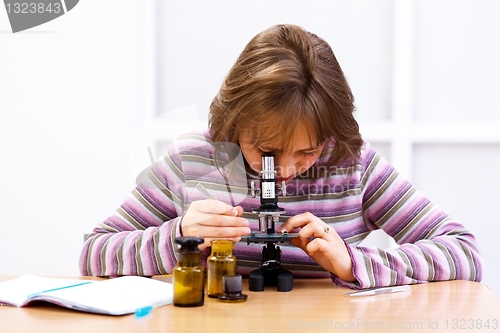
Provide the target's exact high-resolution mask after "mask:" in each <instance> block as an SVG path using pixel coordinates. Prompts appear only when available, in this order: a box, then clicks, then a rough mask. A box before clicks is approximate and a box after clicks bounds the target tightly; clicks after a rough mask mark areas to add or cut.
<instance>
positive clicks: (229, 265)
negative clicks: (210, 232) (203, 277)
mask: <svg viewBox="0 0 500 333" xmlns="http://www.w3.org/2000/svg"><path fill="white" fill-rule="evenodd" d="M211 244H212V253H211V255H210V257H208V259H207V286H208V297H212V298H217V297H219V296H221V295H223V294H224V291H223V289H222V277H223V276H224V275H235V274H236V266H237V262H236V257H235V256H234V255H233V249H234V242H233V241H231V240H227V239H216V240H213V241H211Z"/></svg>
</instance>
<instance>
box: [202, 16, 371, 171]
mask: <svg viewBox="0 0 500 333" xmlns="http://www.w3.org/2000/svg"><path fill="white" fill-rule="evenodd" d="M354 109H355V107H354V97H353V95H352V93H351V89H350V87H349V84H348V82H347V80H346V78H345V76H344V73H343V71H342V69H341V68H340V65H339V63H338V62H337V59H336V58H335V55H334V53H333V51H332V49H331V48H330V46H329V45H328V43H326V42H325V41H324V40H323V39H321V38H319V37H318V36H316V35H315V34H312V33H310V32H308V31H305V30H304V29H303V28H301V27H298V26H294V25H276V26H273V27H271V28H269V29H267V30H265V31H263V32H261V33H259V34H258V35H257V36H255V37H254V38H253V39H252V40H251V41H250V42H249V43H248V44H247V46H246V47H245V49H244V50H243V52H242V53H241V54H240V56H239V58H238V59H237V61H236V63H235V64H234V65H233V67H232V68H231V70H230V71H229V73H228V75H227V76H226V78H225V80H224V82H223V84H222V87H221V88H220V91H219V93H218V94H217V96H215V98H214V99H213V101H212V104H211V105H210V117H209V127H210V134H211V136H212V140H213V142H232V143H236V144H239V137H240V135H241V134H242V132H244V133H251V135H252V137H253V140H254V142H255V144H256V145H258V144H259V143H261V142H266V143H271V144H273V145H274V146H276V147H281V148H282V149H286V148H287V144H288V143H289V142H290V141H291V140H290V138H291V137H292V136H293V135H294V128H295V127H296V126H297V125H298V124H299V123H301V124H305V125H306V126H307V127H308V129H309V130H310V133H311V142H315V143H316V144H320V143H323V142H327V143H332V144H333V149H332V150H331V151H330V152H331V154H330V156H329V157H328V164H329V165H334V164H335V163H338V162H340V161H343V162H345V161H348V160H354V159H355V158H356V157H357V156H358V153H359V150H360V148H361V145H362V143H363V141H362V138H361V135H360V133H359V127H358V123H357V122H356V120H355V119H354V116H353V112H354ZM247 131H250V132H247Z"/></svg>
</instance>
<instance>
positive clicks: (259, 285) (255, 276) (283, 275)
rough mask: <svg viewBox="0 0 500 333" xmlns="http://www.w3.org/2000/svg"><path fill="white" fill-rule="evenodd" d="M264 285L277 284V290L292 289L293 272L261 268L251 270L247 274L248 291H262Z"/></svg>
mask: <svg viewBox="0 0 500 333" xmlns="http://www.w3.org/2000/svg"><path fill="white" fill-rule="evenodd" d="M264 286H277V288H278V291H281V292H287V291H291V290H292V286H293V274H292V272H290V271H289V270H286V269H282V268H280V269H278V270H274V271H268V270H265V269H262V268H259V269H256V270H253V271H251V272H250V274H249V275H248V289H249V290H250V291H264Z"/></svg>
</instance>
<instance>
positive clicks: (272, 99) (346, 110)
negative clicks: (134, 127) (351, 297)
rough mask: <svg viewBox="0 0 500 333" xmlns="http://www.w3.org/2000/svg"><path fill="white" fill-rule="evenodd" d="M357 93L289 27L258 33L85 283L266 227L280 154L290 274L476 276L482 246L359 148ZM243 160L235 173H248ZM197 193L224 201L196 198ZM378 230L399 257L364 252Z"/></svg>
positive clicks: (164, 264) (249, 264)
mask: <svg viewBox="0 0 500 333" xmlns="http://www.w3.org/2000/svg"><path fill="white" fill-rule="evenodd" d="M353 111H354V97H353V95H352V93H351V90H350V88H349V85H348V83H347V80H346V78H345V77H344V74H343V72H342V69H341V68H340V66H339V64H338V62H337V60H336V58H335V55H334V53H333V51H332V50H331V48H330V46H329V45H328V44H327V43H326V42H325V41H324V40H323V39H321V38H319V37H318V36H316V35H314V34H312V33H310V32H307V31H305V30H304V29H302V28H300V27H297V26H293V25H277V26H273V27H271V28H269V29H267V30H265V31H263V32H261V33H260V34H258V35H257V36H255V37H254V38H253V39H252V40H251V41H250V42H249V43H248V45H247V46H246V47H245V49H244V50H243V52H242V53H241V55H240V56H239V58H238V59H237V61H236V63H235V64H234V66H233V67H232V68H231V70H230V71H229V73H228V75H227V77H226V78H225V81H224V82H223V84H222V87H221V88H220V91H219V93H218V94H217V96H216V97H215V98H214V100H213V102H212V104H211V106H210V118H209V130H208V131H207V132H205V133H190V134H187V135H185V136H182V137H181V138H179V139H178V140H177V141H176V142H175V143H174V144H172V145H171V147H170V148H169V150H168V151H167V152H166V153H165V154H164V155H163V156H162V157H161V158H160V159H159V160H158V161H157V162H156V163H155V165H154V166H153V168H152V169H151V172H150V173H149V175H148V177H147V179H144V180H142V181H141V182H140V183H139V184H138V185H137V187H136V188H135V189H134V190H133V191H132V193H131V194H130V195H129V196H128V197H127V198H126V199H125V201H124V202H123V204H122V205H121V206H120V207H119V208H118V210H117V211H116V212H115V213H114V214H113V215H111V216H110V217H109V218H108V219H106V220H105V221H104V222H103V223H101V224H100V225H99V226H97V227H96V228H95V229H94V231H93V233H92V234H91V235H90V236H89V237H88V238H87V239H86V242H85V245H84V248H83V251H82V255H81V260H80V268H81V272H82V274H83V275H99V276H110V275H111V276H114V275H147V276H149V275H157V274H168V273H171V272H172V268H173V267H174V266H175V264H176V257H175V251H174V250H175V248H176V247H175V245H174V244H175V243H174V239H175V237H177V236H181V235H183V236H200V237H202V238H204V239H205V242H204V244H202V245H200V249H201V250H203V251H204V255H205V256H208V255H209V254H210V248H209V245H210V241H211V240H212V239H215V238H230V239H233V240H234V241H236V242H238V241H240V239H241V237H242V236H246V235H249V234H250V233H251V232H253V231H257V230H258V221H257V219H256V215H255V214H253V213H251V212H252V210H254V209H256V208H258V207H259V206H260V203H259V199H258V198H252V197H251V196H250V195H249V193H250V182H251V181H256V182H257V181H258V179H259V173H260V170H261V165H260V164H261V156H262V154H263V153H264V152H272V153H274V154H275V166H276V172H277V173H276V175H277V178H278V183H281V182H282V181H285V182H286V183H287V188H286V196H285V197H282V198H280V204H279V205H280V207H282V208H284V210H285V212H286V213H285V214H283V215H282V216H281V217H280V222H283V223H282V224H281V223H279V224H281V226H280V227H279V229H278V231H288V232H290V231H292V230H294V229H297V228H299V229H300V231H299V237H297V238H294V239H293V241H292V243H293V245H294V246H281V249H282V255H281V260H282V263H283V266H284V268H286V269H289V270H292V271H293V272H294V275H295V276H309V277H315V276H331V278H332V280H333V282H335V283H336V284H339V285H342V286H348V287H351V288H368V287H380V286H388V285H399V284H413V283H420V282H424V281H438V280H450V279H467V280H476V281H479V280H481V277H482V267H483V263H482V258H481V255H480V253H479V249H478V246H477V244H476V241H475V238H474V236H473V235H472V234H471V233H470V232H469V231H467V230H466V229H465V228H464V227H463V226H462V225H461V224H460V223H459V222H457V221H455V220H454V219H453V218H451V217H449V216H448V215H447V214H446V213H444V212H443V211H441V210H440V209H439V208H438V207H437V206H436V205H434V204H433V203H431V202H430V201H429V200H428V199H426V198H425V197H424V196H423V195H422V194H421V193H420V192H418V191H417V190H415V189H414V188H413V187H412V185H411V184H409V183H408V182H407V181H406V180H405V179H403V178H402V177H401V176H400V175H399V174H398V172H397V171H396V170H394V168H392V167H391V165H389V164H388V162H387V161H385V160H384V159H383V158H382V157H381V156H380V155H378V154H377V153H376V152H375V151H373V150H372V149H371V148H370V145H369V143H367V142H364V141H363V140H362V138H361V135H360V133H359V129H358V124H357V123H356V121H355V119H354V117H353ZM239 162H240V163H239ZM198 183H202V184H203V185H204V186H205V187H206V188H207V189H208V191H210V192H211V193H212V194H213V195H214V196H215V197H216V198H217V199H218V200H207V199H205V198H204V197H203V195H202V194H201V193H200V192H199V191H197V190H196V185H197V184H198ZM375 229H383V230H384V231H385V232H386V233H387V234H389V235H391V236H392V237H394V239H395V241H396V242H397V243H398V244H399V247H398V248H397V249H379V248H372V247H362V246H359V243H360V242H361V241H362V240H363V239H364V238H365V237H366V236H367V235H368V233H369V232H370V231H371V230H375ZM261 250H262V245H259V244H250V245H247V244H246V243H245V242H239V243H236V245H235V250H234V254H235V256H236V257H237V258H238V267H239V270H240V273H241V274H246V273H248V272H249V271H251V270H253V269H255V268H256V267H258V265H259V263H260V261H261Z"/></svg>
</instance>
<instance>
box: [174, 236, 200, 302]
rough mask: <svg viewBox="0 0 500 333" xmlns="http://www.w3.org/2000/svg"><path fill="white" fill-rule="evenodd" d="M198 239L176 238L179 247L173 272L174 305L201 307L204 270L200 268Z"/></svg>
mask: <svg viewBox="0 0 500 333" xmlns="http://www.w3.org/2000/svg"><path fill="white" fill-rule="evenodd" d="M203 241H204V240H203V238H200V237H177V238H176V239H175V242H176V243H177V244H179V245H180V248H179V250H178V251H177V253H178V261H177V265H176V266H175V267H174V271H173V285H174V305H177V306H184V307H191V306H200V305H203V301H204V285H205V270H204V268H203V267H202V266H201V252H200V250H199V249H198V245H199V244H202V243H203Z"/></svg>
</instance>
